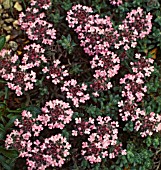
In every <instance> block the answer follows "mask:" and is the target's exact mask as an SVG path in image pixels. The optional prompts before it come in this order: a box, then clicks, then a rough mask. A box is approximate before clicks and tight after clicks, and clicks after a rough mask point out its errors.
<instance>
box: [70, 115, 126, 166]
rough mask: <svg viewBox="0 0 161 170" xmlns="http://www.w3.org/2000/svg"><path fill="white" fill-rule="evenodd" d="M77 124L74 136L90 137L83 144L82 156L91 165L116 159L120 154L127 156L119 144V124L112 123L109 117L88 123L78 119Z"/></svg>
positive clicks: (99, 117) (91, 120)
mask: <svg viewBox="0 0 161 170" xmlns="http://www.w3.org/2000/svg"><path fill="white" fill-rule="evenodd" d="M75 123H76V125H75V130H73V131H72V135H73V136H78V135H86V136H88V139H87V141H84V142H82V150H81V154H82V155H83V156H84V158H85V159H86V160H88V161H89V162H90V163H91V164H93V163H98V162H101V161H102V159H104V158H107V157H109V158H110V159H112V158H115V157H116V156H117V155H118V154H119V153H121V154H122V155H125V154H126V151H125V150H122V149H121V146H122V144H121V143H119V142H118V136H117V135H118V127H119V125H118V122H117V121H112V120H111V118H110V117H109V116H106V117H104V118H103V117H101V116H98V117H97V118H96V119H92V118H89V120H88V121H85V120H82V119H81V118H76V119H75Z"/></svg>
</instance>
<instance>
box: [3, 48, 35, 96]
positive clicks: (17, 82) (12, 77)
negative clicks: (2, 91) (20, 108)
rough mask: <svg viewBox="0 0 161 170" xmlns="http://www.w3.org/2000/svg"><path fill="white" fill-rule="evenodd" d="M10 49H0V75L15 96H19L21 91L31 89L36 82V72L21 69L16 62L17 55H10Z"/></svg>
mask: <svg viewBox="0 0 161 170" xmlns="http://www.w3.org/2000/svg"><path fill="white" fill-rule="evenodd" d="M10 55H11V51H7V50H2V51H1V53H0V57H1V58H0V60H1V65H0V76H1V77H2V78H3V79H5V80H6V81H7V85H8V87H9V88H10V89H11V90H14V91H15V93H16V95H17V96H21V95H22V94H23V91H28V90H31V89H33V87H34V83H35V82H36V73H35V72H34V71H32V70H31V71H30V72H25V71H21V69H20V66H18V65H17V64H16V63H17V62H18V61H19V60H18V56H17V55H16V54H14V55H13V56H12V55H11V57H10Z"/></svg>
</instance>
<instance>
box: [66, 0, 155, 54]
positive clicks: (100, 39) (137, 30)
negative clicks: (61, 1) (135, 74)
mask: <svg viewBox="0 0 161 170" xmlns="http://www.w3.org/2000/svg"><path fill="white" fill-rule="evenodd" d="M115 3H116V2H115ZM92 12H93V10H92V9H91V8H89V7H86V6H82V5H76V6H73V7H72V9H71V10H70V11H68V13H67V18H66V19H67V21H68V23H69V27H72V28H75V29H74V30H75V32H77V33H78V38H79V39H80V45H81V46H83V47H84V51H85V52H86V53H88V54H89V55H96V54H99V53H102V52H103V53H104V52H107V51H108V50H109V48H111V46H114V48H116V49H119V48H120V46H124V49H125V50H128V49H129V48H130V47H133V48H135V47H136V45H137V42H136V41H137V39H139V38H141V39H142V38H144V37H145V36H146V35H148V34H149V33H150V31H151V29H152V23H151V20H152V15H151V14H150V13H148V14H147V15H146V14H145V13H144V12H143V9H141V8H137V10H132V11H131V12H130V13H128V15H127V16H126V19H125V20H124V21H123V24H120V25H119V29H118V30H115V29H114V28H113V25H112V22H111V20H110V17H108V16H106V17H105V18H100V16H99V15H98V14H96V15H93V14H92Z"/></svg>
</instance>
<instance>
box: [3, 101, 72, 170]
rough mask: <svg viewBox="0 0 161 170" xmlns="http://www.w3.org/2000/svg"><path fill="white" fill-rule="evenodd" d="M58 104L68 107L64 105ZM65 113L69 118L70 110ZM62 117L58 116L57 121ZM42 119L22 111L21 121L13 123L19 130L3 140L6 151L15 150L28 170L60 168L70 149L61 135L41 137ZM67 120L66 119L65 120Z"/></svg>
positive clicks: (50, 117)
mask: <svg viewBox="0 0 161 170" xmlns="http://www.w3.org/2000/svg"><path fill="white" fill-rule="evenodd" d="M60 103H61V104H62V105H66V106H67V107H68V105H67V104H66V103H63V102H60ZM66 106H64V107H66ZM55 111H56V110H55ZM65 112H66V115H67V114H68V118H69V117H70V116H69V114H72V111H71V110H70V109H68V110H66V111H65ZM62 117H63V114H62ZM62 117H61V115H59V117H58V120H59V118H62ZM42 118H43V117H41V118H40V116H39V117H35V118H34V117H33V115H32V113H31V112H29V111H26V110H24V111H23V112H22V120H18V119H16V120H15V122H14V123H15V126H17V127H18V128H19V130H13V131H12V132H11V133H10V134H8V135H7V138H6V140H5V147H6V148H7V149H10V148H12V149H17V150H18V151H19V157H22V158H26V165H27V166H28V170H34V169H35V170H37V169H38V170H45V169H46V168H48V167H61V166H62V165H63V164H64V162H65V159H66V157H67V156H68V155H69V150H70V148H71V145H70V144H69V143H68V142H67V139H66V138H65V137H63V136H62V135H61V134H56V135H54V136H51V137H49V138H42V137H41V135H42V134H43V130H44V128H45V126H44V124H42ZM52 118H53V117H52V116H49V117H48V119H49V121H50V119H52ZM68 118H67V117H66V119H68ZM51 121H52V120H51ZM68 121H69V119H68V120H66V123H67V122H68ZM46 122H47V121H46ZM47 123H48V122H47ZM40 132H41V135H40ZM35 137H36V138H35Z"/></svg>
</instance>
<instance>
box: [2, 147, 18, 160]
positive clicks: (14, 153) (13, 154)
mask: <svg viewBox="0 0 161 170" xmlns="http://www.w3.org/2000/svg"><path fill="white" fill-rule="evenodd" d="M0 153H1V154H3V155H4V156H6V157H7V158H17V157H18V152H17V151H16V150H6V149H4V148H3V147H0Z"/></svg>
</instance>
